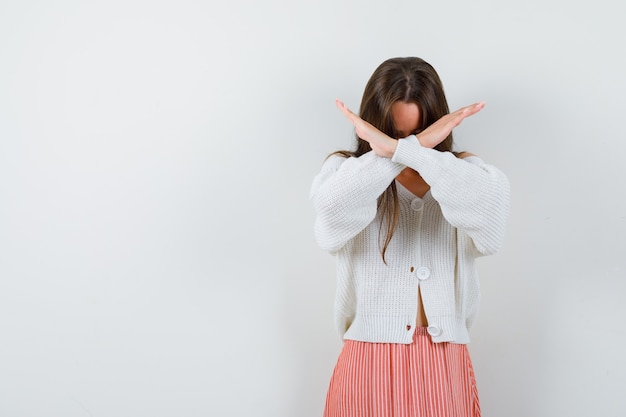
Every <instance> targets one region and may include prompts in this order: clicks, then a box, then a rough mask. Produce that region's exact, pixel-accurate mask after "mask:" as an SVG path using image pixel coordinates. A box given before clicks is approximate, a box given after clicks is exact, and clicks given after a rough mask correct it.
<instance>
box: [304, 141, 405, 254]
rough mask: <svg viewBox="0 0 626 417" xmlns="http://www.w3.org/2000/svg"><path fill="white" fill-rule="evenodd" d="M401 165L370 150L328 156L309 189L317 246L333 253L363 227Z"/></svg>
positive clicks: (374, 214)
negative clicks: (314, 216) (314, 217)
mask: <svg viewBox="0 0 626 417" xmlns="http://www.w3.org/2000/svg"><path fill="white" fill-rule="evenodd" d="M404 168H405V167H404V166H403V165H401V164H398V163H395V162H393V161H392V160H391V159H389V158H384V157H381V156H378V155H376V154H375V153H374V152H373V151H370V152H368V153H366V154H364V155H361V156H360V157H350V158H344V157H342V156H339V155H332V156H330V157H329V158H328V159H327V160H326V162H325V163H324V165H323V166H322V169H321V171H320V173H319V174H318V175H317V176H316V177H315V178H314V180H313V184H312V186H311V193H310V198H311V200H312V202H313V206H314V207H315V210H316V213H317V217H316V220H315V226H314V228H315V238H316V240H317V243H318V244H319V245H320V247H321V248H322V249H324V250H326V251H328V252H331V253H334V252H336V251H338V250H339V249H341V248H342V247H343V246H344V245H345V244H346V243H347V242H348V241H349V240H350V239H352V238H353V237H354V236H356V235H357V234H358V233H359V232H361V231H362V230H363V229H364V228H365V227H367V225H368V224H370V223H371V222H372V220H373V219H374V217H375V216H376V210H377V200H378V197H379V196H380V195H381V194H382V193H383V192H384V191H385V190H386V189H387V187H388V186H389V184H391V182H392V181H393V180H394V178H395V177H396V176H397V175H398V174H399V173H400V172H401V171H402V170H403V169H404Z"/></svg>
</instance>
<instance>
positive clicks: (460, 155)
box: [454, 151, 478, 159]
mask: <svg viewBox="0 0 626 417" xmlns="http://www.w3.org/2000/svg"><path fill="white" fill-rule="evenodd" d="M454 154H455V155H456V157H457V158H459V159H465V158H469V157H471V156H476V157H478V156H477V155H475V154H473V153H471V152H467V151H463V152H455V153H454Z"/></svg>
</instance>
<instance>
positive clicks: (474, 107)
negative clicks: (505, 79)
mask: <svg viewBox="0 0 626 417" xmlns="http://www.w3.org/2000/svg"><path fill="white" fill-rule="evenodd" d="M484 107H485V102H484V101H479V102H478V103H474V104H470V105H469V106H465V107H461V108H460V109H459V110H458V111H460V112H462V113H464V114H466V115H467V116H471V115H473V114H476V113H478V112H479V111H481V110H482V109H483V108H484Z"/></svg>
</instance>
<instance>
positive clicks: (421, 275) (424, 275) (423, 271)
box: [417, 266, 430, 281]
mask: <svg viewBox="0 0 626 417" xmlns="http://www.w3.org/2000/svg"><path fill="white" fill-rule="evenodd" d="M429 277H430V269H428V268H427V267H425V266H422V267H419V268H417V278H418V279H420V280H422V281H424V280H425V279H428V278H429Z"/></svg>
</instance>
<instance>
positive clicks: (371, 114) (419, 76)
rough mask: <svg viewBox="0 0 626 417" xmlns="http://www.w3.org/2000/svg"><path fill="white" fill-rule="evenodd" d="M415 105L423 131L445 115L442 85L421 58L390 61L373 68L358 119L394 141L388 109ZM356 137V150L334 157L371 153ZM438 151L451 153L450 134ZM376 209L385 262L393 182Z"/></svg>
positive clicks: (393, 221) (393, 218) (393, 216)
mask: <svg viewBox="0 0 626 417" xmlns="http://www.w3.org/2000/svg"><path fill="white" fill-rule="evenodd" d="M398 101H400V102H404V103H415V104H417V106H418V108H419V110H420V114H421V121H420V129H422V130H423V129H425V128H427V127H428V126H430V125H431V124H433V123H434V122H436V121H437V120H438V119H439V118H441V117H442V116H444V115H445V114H448V113H449V112H450V110H449V109H448V102H447V101H446V96H445V94H444V91H443V84H442V83H441V80H440V79H439V75H437V72H436V71H435V69H434V68H433V67H432V66H431V65H430V64H429V63H428V62H426V61H424V60H423V59H421V58H416V57H408V58H391V59H388V60H386V61H385V62H383V63H382V64H380V65H379V66H378V68H376V70H375V71H374V73H373V74H372V76H371V77H370V79H369V81H368V82H367V85H366V86H365V91H364V92H363V98H362V99H361V108H360V111H359V115H360V116H361V118H362V119H363V120H365V121H367V122H369V123H371V124H372V125H374V126H375V127H376V128H377V129H378V130H380V131H381V132H384V133H385V134H387V135H388V136H390V137H392V138H395V137H396V129H395V127H394V125H393V118H392V115H391V106H392V105H393V104H394V103H396V102H398ZM355 136H356V150H354V151H346V150H344V151H337V152H334V154H339V155H342V156H344V157H346V158H348V157H359V156H361V155H363V154H365V153H367V152H369V151H371V150H372V148H371V147H370V144H369V143H368V142H366V141H365V140H363V139H361V138H360V137H358V135H355ZM435 149H437V150H438V151H442V152H445V151H452V133H450V134H449V135H448V137H447V138H446V139H445V140H444V141H443V142H441V143H440V144H439V145H437V146H436V147H435ZM378 210H382V223H381V226H380V229H379V241H381V239H380V237H381V236H382V230H383V224H384V225H385V226H384V229H385V232H386V233H385V238H384V243H382V248H381V255H382V258H383V261H384V262H385V263H387V262H386V261H385V252H386V251H387V247H388V246H389V242H390V241H391V238H392V237H393V233H394V231H395V229H396V226H397V225H398V213H399V208H398V191H397V188H396V182H395V181H392V182H391V184H390V185H389V187H388V188H387V189H386V190H385V191H384V192H383V193H382V194H381V196H380V197H379V198H378Z"/></svg>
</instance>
